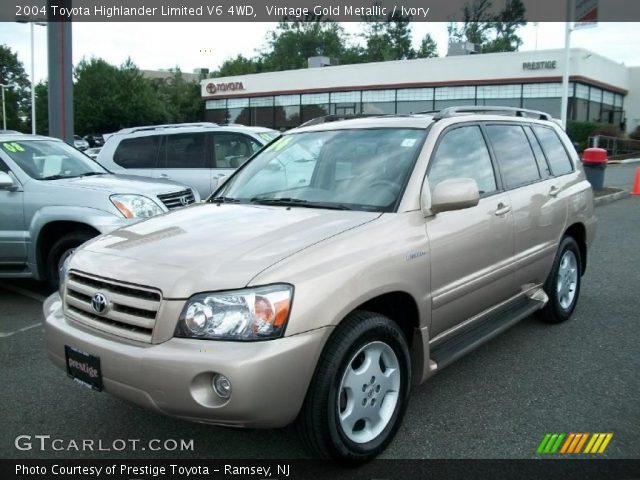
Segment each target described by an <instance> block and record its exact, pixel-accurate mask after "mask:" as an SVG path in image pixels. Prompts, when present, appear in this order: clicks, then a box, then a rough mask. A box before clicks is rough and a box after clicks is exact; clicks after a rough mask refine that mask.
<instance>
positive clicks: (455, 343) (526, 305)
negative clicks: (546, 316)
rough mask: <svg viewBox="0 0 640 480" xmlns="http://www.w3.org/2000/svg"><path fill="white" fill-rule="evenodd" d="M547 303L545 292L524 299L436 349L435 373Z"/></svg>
mask: <svg viewBox="0 0 640 480" xmlns="http://www.w3.org/2000/svg"><path fill="white" fill-rule="evenodd" d="M546 303H547V298H546V295H544V292H542V295H528V296H523V297H522V298H520V299H519V300H518V301H516V302H515V303H511V304H510V305H508V306H506V307H504V308H501V309H499V310H497V311H496V312H494V313H493V314H491V315H489V316H488V317H487V318H486V320H484V321H482V322H480V323H479V324H478V325H474V326H473V327H471V328H469V329H468V330H465V331H464V332H462V333H460V334H458V335H456V336H455V337H453V338H451V339H449V340H447V341H445V342H443V343H441V344H440V345H438V346H437V347H434V348H433V349H432V350H431V360H433V361H434V362H435V363H436V370H440V369H442V368H444V367H446V366H447V365H449V364H451V363H453V362H455V361H456V360H457V359H459V358H460V357H462V356H464V355H466V354H467V353H469V352H470V351H471V350H474V349H475V348H477V347H479V346H480V345H482V344H483V343H485V342H488V341H489V340H491V339H492V338H494V337H496V336H498V335H499V334H501V333H502V332H504V331H505V330H507V329H509V328H510V327H512V326H513V325H515V324H516V323H518V322H519V321H520V320H523V319H525V318H526V317H528V316H529V315H531V314H532V313H534V312H535V311H536V310H540V309H541V308H542V307H544V305H545V304H546Z"/></svg>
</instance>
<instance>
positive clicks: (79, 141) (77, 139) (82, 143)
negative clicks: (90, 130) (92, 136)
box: [73, 135, 89, 152]
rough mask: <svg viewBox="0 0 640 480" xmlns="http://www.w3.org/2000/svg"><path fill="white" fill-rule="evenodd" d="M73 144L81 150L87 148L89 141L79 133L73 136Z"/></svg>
mask: <svg viewBox="0 0 640 480" xmlns="http://www.w3.org/2000/svg"><path fill="white" fill-rule="evenodd" d="M73 146H74V147H76V148H77V149H78V150H80V151H81V152H82V151H84V150H86V149H87V148H89V142H87V141H86V140H85V139H84V138H82V137H81V136H80V135H74V136H73Z"/></svg>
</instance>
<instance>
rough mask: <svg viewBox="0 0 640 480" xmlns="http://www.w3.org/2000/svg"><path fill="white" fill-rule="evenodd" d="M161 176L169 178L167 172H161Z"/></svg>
mask: <svg viewBox="0 0 640 480" xmlns="http://www.w3.org/2000/svg"><path fill="white" fill-rule="evenodd" d="M160 176H161V177H162V178H169V175H167V174H166V173H161V174H160Z"/></svg>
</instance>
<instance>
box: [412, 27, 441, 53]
mask: <svg viewBox="0 0 640 480" xmlns="http://www.w3.org/2000/svg"><path fill="white" fill-rule="evenodd" d="M437 56H438V44H437V43H436V41H435V40H434V39H433V37H432V36H431V34H430V33H427V34H426V35H425V37H424V38H423V39H422V42H420V48H419V49H418V51H417V52H416V57H418V58H433V57H437Z"/></svg>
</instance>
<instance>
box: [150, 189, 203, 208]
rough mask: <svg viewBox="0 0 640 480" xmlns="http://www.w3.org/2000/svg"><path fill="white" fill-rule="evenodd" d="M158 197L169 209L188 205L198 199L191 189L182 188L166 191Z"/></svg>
mask: <svg viewBox="0 0 640 480" xmlns="http://www.w3.org/2000/svg"><path fill="white" fill-rule="evenodd" d="M158 198H159V199H160V201H161V202H162V203H164V204H165V206H166V207H167V208H168V209H169V210H173V209H174V208H180V207H186V206H187V205H191V204H192V203H195V201H196V199H195V197H194V196H193V192H192V191H191V190H182V191H181V192H174V193H165V194H164V195H158Z"/></svg>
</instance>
